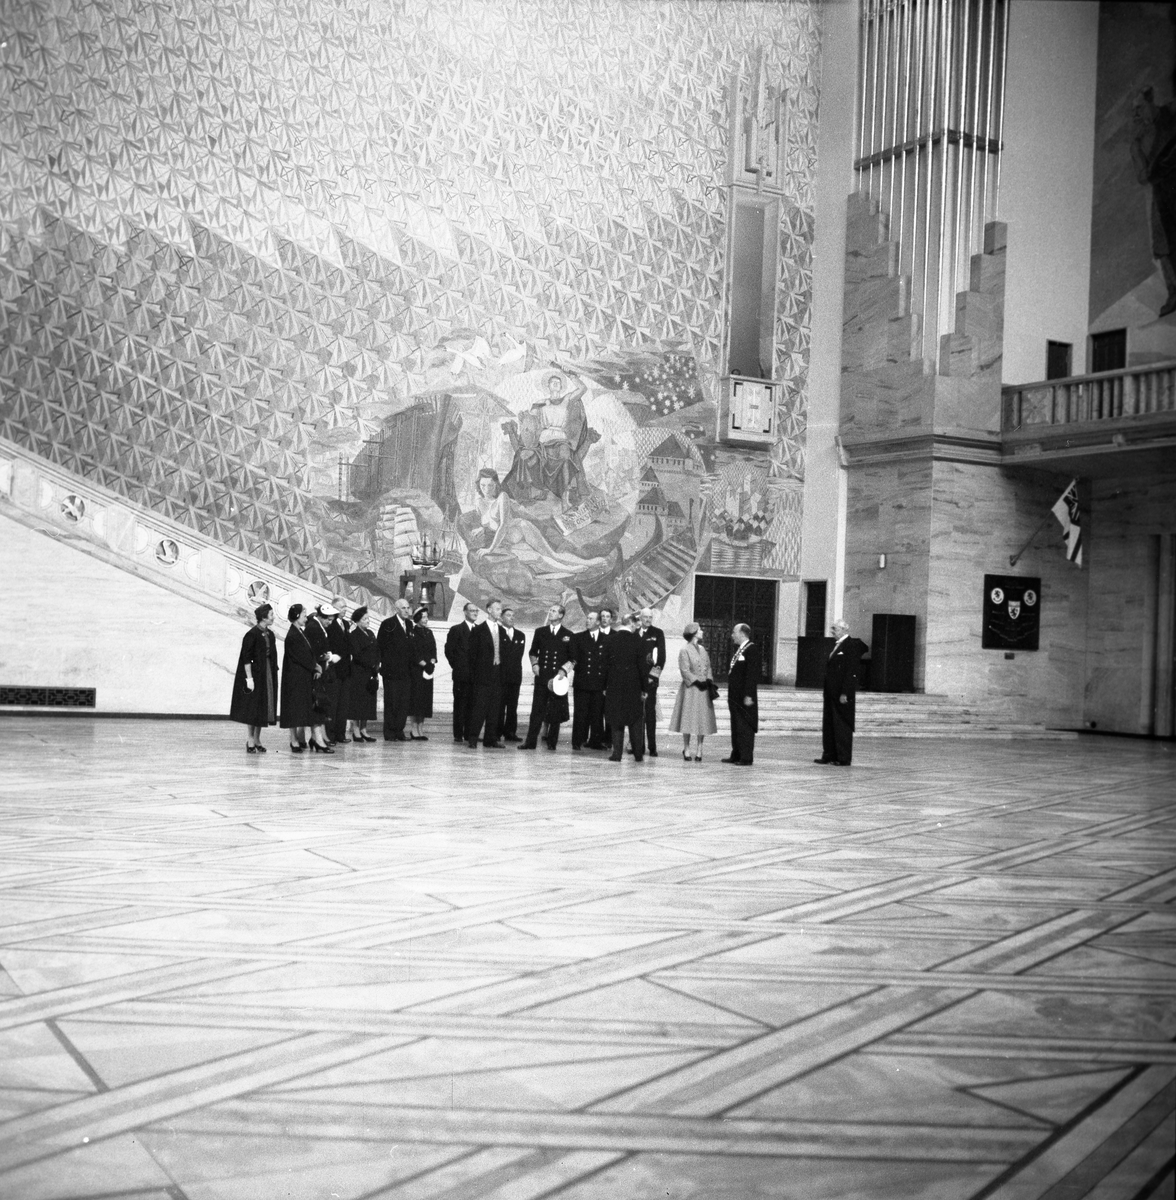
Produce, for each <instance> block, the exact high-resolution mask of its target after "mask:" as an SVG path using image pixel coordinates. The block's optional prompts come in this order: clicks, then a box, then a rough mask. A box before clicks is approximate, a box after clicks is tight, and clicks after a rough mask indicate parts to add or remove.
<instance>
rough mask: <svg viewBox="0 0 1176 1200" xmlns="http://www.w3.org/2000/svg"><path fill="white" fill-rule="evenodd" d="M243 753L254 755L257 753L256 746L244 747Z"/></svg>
mask: <svg viewBox="0 0 1176 1200" xmlns="http://www.w3.org/2000/svg"><path fill="white" fill-rule="evenodd" d="M245 753H246V754H256V753H257V747H256V746H246V747H245Z"/></svg>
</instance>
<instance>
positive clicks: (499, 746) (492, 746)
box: [482, 742, 506, 750]
mask: <svg viewBox="0 0 1176 1200" xmlns="http://www.w3.org/2000/svg"><path fill="white" fill-rule="evenodd" d="M482 745H483V747H484V748H485V749H487V750H505V749H506V743H505V742H483V743H482Z"/></svg>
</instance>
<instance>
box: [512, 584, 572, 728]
mask: <svg viewBox="0 0 1176 1200" xmlns="http://www.w3.org/2000/svg"><path fill="white" fill-rule="evenodd" d="M563 615H564V608H563V605H562V604H553V605H552V606H551V607H550V608H549V609H548V610H547V624H546V625H540V626H539V628H538V629H536V630H535V633H534V636H533V637H532V638H531V654H530V658H531V672H532V674H533V675H534V676H535V687H534V690H533V691H532V693H531V722H530V725H529V726H528V727H527V740H526V741H525V742H523V744H522V745H521V746H520V747H519V749H520V750H534V749H535V747H536V745H537V744H538V741H539V731H540V729H541V728H542V727H543V726H544V725H546V726H547V734H546V738H545V742H546V745H547V748H548V750H554V749H555V745H556V742H558V741H559V727H560V725H561V724H563V722H564V721H566V720H567V719H568V671H567V668H568V666H569V664H570V663H571V662H572V661H573V659H574V658H575V641H574V635H573V633H572V631H571V630H570V629H567V628H566V627H565V626H564V623H563Z"/></svg>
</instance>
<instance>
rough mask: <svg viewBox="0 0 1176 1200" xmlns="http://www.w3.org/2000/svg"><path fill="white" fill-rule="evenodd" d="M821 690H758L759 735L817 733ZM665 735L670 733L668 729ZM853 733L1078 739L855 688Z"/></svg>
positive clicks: (668, 707)
mask: <svg viewBox="0 0 1176 1200" xmlns="http://www.w3.org/2000/svg"><path fill="white" fill-rule="evenodd" d="M662 691H663V695H662V697H661V721H660V722H659V725H660V726H661V728H662V729H663V731H664V730H665V727H666V726H667V725H668V724H669V720H670V713H671V712H672V711H673V700H674V696H675V695H676V692H677V688H676V685H674V684H673V683H667V685H666V686H665V687H663V689H662ZM519 701H520V704H519V721H520V724H525V722H526V712H525V710H526V709H528V708H529V701H530V690H529V689H528V688H527V687H526V686H524V688H523V695H521V696H520V697H519ZM822 706H823V700H822V696H821V693H820V692H818V691H814V690H809V689H799V690H798V689H796V688H787V687H771V688H761V689H760V734H761V736H764V737H790V736H801V737H819V736H820V733H821V709H822ZM450 715H451V714H450V712H449V711H443V710H442V709H441V708H438V709H437V710H436V712H435V715H434V720H435V721H440V720H442V719H444V720H445V721H446V722H447V721H448V720H449V718H450ZM715 720H716V723H717V724H718V727H719V733H720V734H726V733H728V732H729V731H730V717H729V715H728V712H727V707H726V703H725V701H724V699H723V698H722V697H720V699H719V702H718V703H717V704H716V705H715ZM666 736H669V735H668V733H667V734H666ZM856 736H857V737H866V738H873V737H880V738H886V737H890V738H894V737H899V738H962V739H966V740H972V741H977V740H983V741H1002V740H1004V741H1010V740H1018V741H1024V740H1050V741H1057V740H1066V739H1069V738H1075V737H1077V736H1078V735H1077V733H1075V732H1072V731H1068V730H1057V729H1047V728H1046V727H1045V726H1044V725H1042V724H1038V723H1035V722H1031V721H1021V720H1017V719H1015V718H1014V717H1010V716H1006V715H1005V714H1004V713H1003V712H1002V711H1000V710H998V709H996V708H995V707H993V708H985V707H981V706H977V705H974V704H972V705H967V704H960V703H957V702H953V701H952V700H951V699H950V698H949V697H947V696H936V695H924V694H895V693H883V692H859V693H858V697H857V733H856Z"/></svg>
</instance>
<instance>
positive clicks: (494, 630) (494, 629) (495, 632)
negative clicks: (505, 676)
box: [490, 624, 498, 666]
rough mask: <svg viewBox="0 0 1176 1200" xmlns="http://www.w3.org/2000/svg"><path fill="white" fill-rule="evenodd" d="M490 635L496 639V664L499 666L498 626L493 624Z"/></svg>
mask: <svg viewBox="0 0 1176 1200" xmlns="http://www.w3.org/2000/svg"><path fill="white" fill-rule="evenodd" d="M490 636H491V638H493V639H494V665H495V666H498V626H497V625H494V624H491V626H490Z"/></svg>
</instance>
